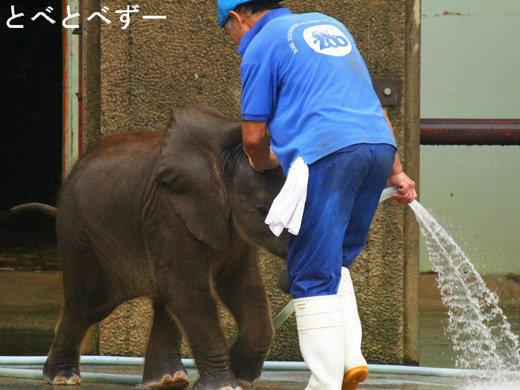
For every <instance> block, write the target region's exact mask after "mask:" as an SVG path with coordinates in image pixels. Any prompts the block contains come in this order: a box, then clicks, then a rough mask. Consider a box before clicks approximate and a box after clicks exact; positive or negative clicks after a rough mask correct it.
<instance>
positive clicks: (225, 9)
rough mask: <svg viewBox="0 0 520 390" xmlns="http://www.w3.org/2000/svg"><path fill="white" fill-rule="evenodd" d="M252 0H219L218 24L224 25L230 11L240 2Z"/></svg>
mask: <svg viewBox="0 0 520 390" xmlns="http://www.w3.org/2000/svg"><path fill="white" fill-rule="evenodd" d="M251 1H253V0H217V13H218V25H219V26H220V27H224V25H225V24H226V22H227V20H228V19H229V11H233V10H234V9H235V8H236V7H238V6H239V5H240V4H243V3H249V2H251ZM280 1H282V0H280Z"/></svg>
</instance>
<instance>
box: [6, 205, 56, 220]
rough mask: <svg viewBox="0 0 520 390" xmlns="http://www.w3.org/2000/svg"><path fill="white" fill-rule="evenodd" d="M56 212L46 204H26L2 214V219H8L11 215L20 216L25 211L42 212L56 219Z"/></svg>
mask: <svg viewBox="0 0 520 390" xmlns="http://www.w3.org/2000/svg"><path fill="white" fill-rule="evenodd" d="M56 210H57V208H56V207H53V206H49V205H48V204H44V203H24V204H20V205H18V206H15V207H13V208H12V209H10V210H8V211H5V212H3V213H0V219H4V218H7V217H8V216H10V215H13V214H18V213H20V212H23V211H40V212H42V213H44V214H47V215H50V216H51V217H56Z"/></svg>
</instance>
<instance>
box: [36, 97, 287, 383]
mask: <svg viewBox="0 0 520 390" xmlns="http://www.w3.org/2000/svg"><path fill="white" fill-rule="evenodd" d="M284 180H285V177H284V174H283V172H282V171H281V170H280V169H276V170H273V171H267V172H265V173H258V172H256V171H254V170H253V169H251V168H250V166H249V163H248V159H247V156H246V155H245V153H244V152H243V149H242V143H241V133H240V124H239V123H236V122H233V121H230V120H229V119H226V118H225V117H223V116H222V115H221V114H219V113H218V112H216V111H215V110H213V109H210V108H208V107H200V106H199V107H197V108H188V109H183V110H172V118H171V121H170V124H169V125H168V129H167V131H166V132H165V133H133V134H131V133H130V134H119V135H114V136H110V137H106V138H105V139H103V140H102V141H101V142H99V144H98V145H96V146H95V147H94V148H92V149H91V150H90V151H88V153H86V154H85V155H84V156H83V157H82V158H81V160H80V161H79V162H78V163H77V165H76V167H75V169H74V171H73V172H72V173H71V175H70V177H69V178H68V179H67V181H66V183H65V184H64V186H63V188H62V191H61V194H60V199H59V202H58V210H57V215H56V218H57V222H56V224H57V233H58V243H59V246H60V249H61V254H62V271H63V288H64V295H65V297H64V298H65V303H64V306H63V311H62V315H61V319H60V321H59V324H58V326H57V329H56V335H55V337H54V340H53V342H52V347H51V350H50V353H49V356H48V358H47V361H46V363H45V366H44V369H43V374H44V377H45V379H46V380H47V381H49V382H50V383H52V384H78V383H80V381H81V379H80V374H79V354H80V345H81V342H82V340H83V338H84V337H85V333H86V332H87V329H88V328H89V327H90V326H91V325H93V324H95V323H97V322H99V321H101V320H103V319H104V318H105V317H107V316H108V315H109V314H110V313H111V312H112V310H114V308H115V307H117V306H118V305H120V304H121V303H123V302H125V301H126V300H129V299H132V298H135V297H141V296H147V297H150V298H151V299H152V300H153V305H154V310H155V314H154V318H153V327H152V331H151V335H150V340H149V342H148V347H147V350H146V356H145V365H144V374H143V381H144V383H145V384H146V385H147V386H148V387H170V388H184V387H186V386H188V377H187V374H186V369H185V368H184V366H183V365H182V362H181V358H180V352H179V350H180V343H181V331H182V332H183V333H184V335H185V336H186V338H187V340H188V342H189V345H190V347H191V350H192V352H193V356H194V359H195V363H196V365H197V368H198V371H199V374H200V377H199V379H198V380H197V382H196V383H195V384H194V387H193V388H194V389H197V390H224V389H225V390H237V389H241V387H240V386H243V387H249V386H251V385H253V384H254V383H255V381H257V380H258V378H259V377H260V373H261V369H262V365H263V362H264V360H265V357H266V354H267V352H268V349H269V346H270V343H271V340H272V337H273V330H272V326H271V320H270V315H269V310H268V302H267V298H266V294H265V290H264V286H263V284H262V278H261V276H260V274H259V269H258V264H257V257H256V247H257V246H261V247H263V248H265V249H267V250H268V251H270V252H271V253H273V254H276V255H278V256H280V257H285V256H286V254H287V236H282V237H281V238H277V237H275V236H274V235H273V234H272V233H271V232H270V231H269V228H268V226H267V225H265V224H264V222H263V221H264V218H265V216H266V214H267V211H268V209H269V207H270V205H271V202H272V200H273V199H274V197H275V196H276V195H277V194H278V192H279V190H280V188H281V187H282V185H283V182H284ZM213 294H217V295H218V297H219V298H220V299H221V300H222V302H224V304H225V305H226V306H227V307H228V308H229V310H230V311H231V313H232V314H233V316H234V318H235V320H236V322H237V324H238V328H239V331H240V334H239V336H238V338H237V340H236V342H235V343H234V345H233V347H232V348H231V349H230V350H229V351H228V349H227V346H226V340H225V338H224V335H223V333H222V331H221V330H220V328H219V320H218V316H217V310H216V306H215V299H214V297H213Z"/></svg>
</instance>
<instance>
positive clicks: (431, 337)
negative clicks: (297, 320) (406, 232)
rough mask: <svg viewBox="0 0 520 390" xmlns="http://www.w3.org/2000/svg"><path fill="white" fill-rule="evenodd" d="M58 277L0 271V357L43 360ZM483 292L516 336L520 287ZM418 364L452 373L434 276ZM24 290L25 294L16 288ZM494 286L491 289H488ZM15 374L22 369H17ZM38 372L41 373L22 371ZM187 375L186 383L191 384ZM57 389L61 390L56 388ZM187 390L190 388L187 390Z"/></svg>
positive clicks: (267, 375) (379, 377)
mask: <svg viewBox="0 0 520 390" xmlns="http://www.w3.org/2000/svg"><path fill="white" fill-rule="evenodd" d="M60 279H61V278H60V275H59V273H57V272H40V273H34V272H18V271H4V272H2V271H0V280H1V283H0V297H1V299H0V355H19V356H20V355H46V354H47V352H48V348H49V345H50V342H51V340H52V336H53V329H54V325H55V323H56V320H57V318H58V316H59V310H60V304H61V303H60V302H61V287H60ZM486 283H487V285H488V286H490V287H491V288H492V289H493V290H495V291H497V293H498V294H499V296H500V300H501V302H502V303H503V304H504V310H505V312H506V314H507V315H508V318H509V321H510V323H511V325H512V330H513V332H514V333H515V334H519V333H520V308H519V306H520V305H519V302H518V300H519V297H520V293H519V291H520V284H518V282H517V281H516V280H513V279H511V278H507V277H488V278H487V280H486ZM420 285H421V295H420V297H421V299H420V302H421V305H420V307H421V315H420V340H419V344H420V360H421V365H422V366H427V367H454V356H455V354H454V352H453V350H452V348H451V343H450V340H449V339H447V338H446V336H445V335H444V333H443V329H444V327H445V325H446V321H447V318H446V314H445V313H444V312H443V311H442V304H441V303H440V296H439V294H438V289H437V287H436V282H435V276H434V275H432V274H424V275H421V283H420ZM20 286H24V288H20ZM493 286H494V287H493ZM17 368H22V367H20V366H18V367H17ZM25 368H34V369H36V368H37V369H39V370H41V367H25ZM81 370H82V372H83V373H86V372H98V373H101V372H104V373H114V374H126V375H141V370H142V367H128V366H112V367H107V366H82V367H81ZM309 375H310V374H309V372H308V371H303V372H299V371H298V372H296V371H265V372H264V373H263V376H262V380H261V382H260V383H259V384H258V386H257V387H256V389H258V390H303V389H304V388H305V386H306V383H307V381H308V378H309ZM196 376H197V373H196V371H195V370H190V380H191V383H193V381H194V380H195V379H196ZM54 388H56V387H54V386H51V385H48V384H46V383H45V382H44V381H43V379H12V378H2V377H0V390H1V389H54ZM59 388H62V387H59ZM132 388H134V389H135V388H142V386H139V385H137V386H136V385H121V384H101V383H90V382H88V381H87V380H86V379H85V378H84V381H83V384H82V385H81V387H80V389H83V390H85V389H101V390H103V389H106V390H108V389H132ZM190 388H191V387H190ZM450 388H451V389H460V390H462V389H464V390H475V389H476V388H477V387H476V385H475V383H473V384H469V385H468V384H467V383H466V382H465V380H463V379H454V378H445V377H425V376H408V375H386V374H385V375H383V374H377V373H371V374H370V376H369V378H368V379H367V381H365V382H364V383H363V384H362V385H360V386H359V388H358V389H359V390H363V389H385V390H390V389H414V390H433V389H435V390H438V389H450ZM485 388H486V390H494V389H501V390H520V384H519V385H508V386H506V387H496V386H493V385H489V384H487V385H486V387H485Z"/></svg>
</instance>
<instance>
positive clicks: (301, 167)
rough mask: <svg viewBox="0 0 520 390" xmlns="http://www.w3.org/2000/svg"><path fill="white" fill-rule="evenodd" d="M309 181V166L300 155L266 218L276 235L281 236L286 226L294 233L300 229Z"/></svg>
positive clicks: (290, 169)
mask: <svg viewBox="0 0 520 390" xmlns="http://www.w3.org/2000/svg"><path fill="white" fill-rule="evenodd" d="M308 182H309V167H308V166H307V164H305V161H303V159H302V158H301V157H298V158H297V159H296V160H295V161H294V162H293V164H292V165H291V168H289V173H288V175H287V179H286V180H285V184H284V185H283V187H282V189H281V191H280V193H279V194H278V196H277V197H276V198H275V199H274V200H273V204H272V205H271V209H270V210H269V214H267V217H266V218H265V223H266V224H268V225H269V228H270V229H271V231H272V232H273V233H274V234H275V235H276V236H279V235H280V234H281V233H282V231H283V229H284V228H287V230H289V233H291V234H294V235H297V234H298V232H299V231H300V227H301V224H302V217H303V209H304V208H305V200H306V199H307V183H308Z"/></svg>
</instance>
